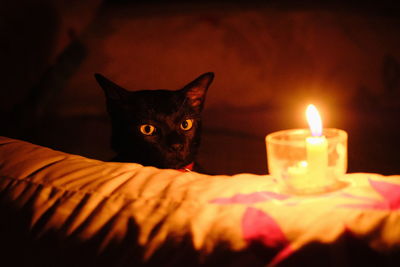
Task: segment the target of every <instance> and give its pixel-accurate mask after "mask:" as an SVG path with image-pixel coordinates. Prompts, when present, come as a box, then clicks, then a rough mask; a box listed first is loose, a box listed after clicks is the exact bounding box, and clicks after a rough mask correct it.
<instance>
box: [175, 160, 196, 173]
mask: <svg viewBox="0 0 400 267" xmlns="http://www.w3.org/2000/svg"><path fill="white" fill-rule="evenodd" d="M193 166H194V162H192V163H189V164H188V165H186V166H184V167H182V168H180V169H178V171H181V172H190V171H192V170H193Z"/></svg>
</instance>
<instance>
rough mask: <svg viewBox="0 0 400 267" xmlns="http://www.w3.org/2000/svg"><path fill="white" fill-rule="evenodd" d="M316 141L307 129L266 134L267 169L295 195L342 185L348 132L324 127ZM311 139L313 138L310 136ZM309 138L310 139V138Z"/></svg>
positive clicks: (314, 192) (345, 167) (318, 191)
mask: <svg viewBox="0 0 400 267" xmlns="http://www.w3.org/2000/svg"><path fill="white" fill-rule="evenodd" d="M322 136H323V137H320V138H319V137H317V138H316V139H317V141H318V142H317V143H320V144H316V145H315V144H314V143H313V142H311V143H310V141H309V140H308V139H307V138H309V137H311V132H310V130H309V129H293V130H284V131H279V132H274V133H271V134H269V135H267V136H266V138H265V141H266V146H267V159H268V171H269V173H270V174H271V175H272V176H273V177H275V178H277V179H278V180H279V181H280V182H282V184H283V185H284V187H285V189H286V190H288V191H290V192H291V193H295V194H316V193H324V192H329V191H333V190H337V189H339V188H342V187H344V186H345V185H346V184H347V183H345V182H343V181H341V180H340V178H341V177H342V176H343V175H344V174H345V173H346V171H347V133H346V132H345V131H343V130H340V129H334V128H326V129H324V130H323V134H322ZM311 139H312V138H311ZM311 141H312V140H311Z"/></svg>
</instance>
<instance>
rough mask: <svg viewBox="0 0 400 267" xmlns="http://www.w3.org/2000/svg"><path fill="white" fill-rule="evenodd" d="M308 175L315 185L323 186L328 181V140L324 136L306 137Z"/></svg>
mask: <svg viewBox="0 0 400 267" xmlns="http://www.w3.org/2000/svg"><path fill="white" fill-rule="evenodd" d="M306 151H307V175H308V180H310V182H311V183H312V184H313V185H314V186H323V185H325V184H326V182H327V170H328V142H327V141H326V138H325V137H324V136H313V137H308V138H307V139H306Z"/></svg>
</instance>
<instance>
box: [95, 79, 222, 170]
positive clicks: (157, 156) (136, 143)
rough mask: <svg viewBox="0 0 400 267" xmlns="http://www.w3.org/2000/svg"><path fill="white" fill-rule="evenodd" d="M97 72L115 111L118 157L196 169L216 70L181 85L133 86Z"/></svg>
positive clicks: (113, 139)
mask: <svg viewBox="0 0 400 267" xmlns="http://www.w3.org/2000/svg"><path fill="white" fill-rule="evenodd" d="M95 78H96V80H97V82H98V83H99V84H100V86H101V87H102V88H103V90H104V92H105V95H106V102H107V110H108V113H109V115H110V117H111V123H112V125H111V127H112V135H111V146H112V148H113V150H114V151H115V152H116V153H117V156H116V157H115V158H114V159H113V161H119V162H136V163H140V164H142V165H146V166H155V167H158V168H171V169H192V167H193V164H194V162H195V156H196V154H197V151H198V148H199V144H200V132H201V111H202V109H203V106H204V101H205V97H206V93H207V89H208V87H209V85H210V84H211V82H212V81H213V79H214V73H211V72H208V73H205V74H203V75H201V76H199V77H198V78H197V79H195V80H194V81H192V82H191V83H189V84H188V85H186V86H185V87H184V88H183V89H181V90H177V91H170V90H143V91H135V92H132V91H127V90H125V89H123V88H122V87H120V86H118V85H116V84H115V83H113V82H111V81H110V80H108V79H107V78H105V77H104V76H102V75H100V74H95ZM195 166H196V165H195Z"/></svg>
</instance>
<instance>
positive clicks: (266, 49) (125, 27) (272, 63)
mask: <svg viewBox="0 0 400 267" xmlns="http://www.w3.org/2000/svg"><path fill="white" fill-rule="evenodd" d="M299 2H300V1H235V2H233V1H202V2H193V3H189V2H186V1H168V3H164V2H161V1H142V2H136V1H100V0H90V1H77V0H75V1H67V0H64V1H61V0H58V1H50V0H48V1H44V0H39V1H10V0H9V1H1V6H0V12H1V14H0V15H1V16H0V18H1V20H0V27H1V34H2V36H1V41H0V58H1V61H2V62H1V67H2V70H1V72H0V75H1V76H0V81H1V91H0V122H1V124H0V125H1V128H0V134H1V135H5V136H9V137H14V138H20V139H22V140H27V141H30V142H33V143H36V144H40V145H44V146H48V147H51V148H54V149H58V150H62V151H65V152H68V153H74V154H80V155H83V156H86V157H90V158H96V159H101V160H107V159H109V158H111V157H112V155H113V153H112V151H111V150H110V148H109V135H110V127H109V121H108V117H107V114H106V110H105V102H104V96H103V93H102V91H101V89H100V88H99V86H98V85H97V84H96V82H95V80H94V78H93V73H95V72H99V73H102V74H104V75H106V76H108V77H110V78H111V79H112V80H114V81H116V82H117V83H119V84H120V85H122V86H124V87H126V88H128V89H131V90H139V89H155V88H166V89H179V88H180V87H182V86H183V85H185V84H186V83H187V82H189V81H191V80H193V79H194V78H196V77H197V76H198V75H200V74H202V73H204V72H208V71H214V72H215V75H216V78H215V81H214V83H213V84H212V86H211V87H210V90H209V93H208V96H207V103H206V106H205V111H204V127H205V129H204V134H203V143H202V148H201V152H200V155H199V161H200V163H201V164H202V165H203V167H204V169H205V170H206V171H207V172H210V173H215V174H234V173H239V172H250V173H257V174H265V173H266V172H267V165H266V155H265V154H266V153H265V144H264V137H265V135H266V134H268V133H271V132H273V131H277V130H283V129H290V128H303V127H307V125H306V121H305V118H304V110H305V107H306V106H307V104H309V103H314V104H315V105H317V107H318V108H319V109H320V111H321V113H322V116H323V120H324V124H325V126H326V127H335V128H341V129H344V130H346V131H347V132H348V134H349V172H376V173H381V174H400V164H399V159H398V158H399V156H398V150H399V148H400V141H399V136H400V127H399V114H400V113H399V111H400V63H399V60H400V34H399V33H400V16H399V15H400V9H399V8H398V6H397V4H396V1H343V2H338V1H321V2H318V1H301V3H299Z"/></svg>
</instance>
